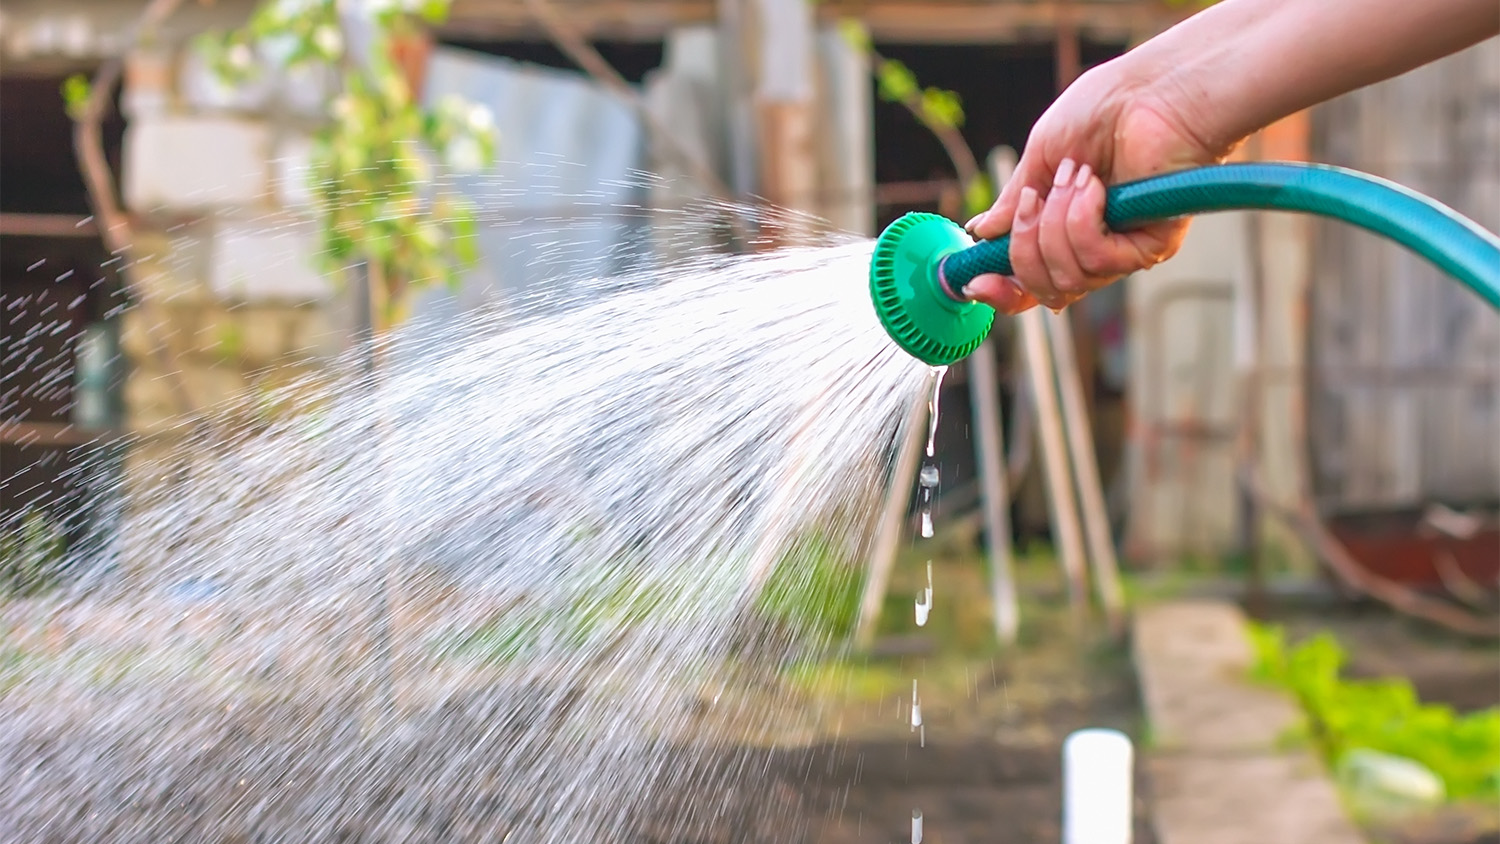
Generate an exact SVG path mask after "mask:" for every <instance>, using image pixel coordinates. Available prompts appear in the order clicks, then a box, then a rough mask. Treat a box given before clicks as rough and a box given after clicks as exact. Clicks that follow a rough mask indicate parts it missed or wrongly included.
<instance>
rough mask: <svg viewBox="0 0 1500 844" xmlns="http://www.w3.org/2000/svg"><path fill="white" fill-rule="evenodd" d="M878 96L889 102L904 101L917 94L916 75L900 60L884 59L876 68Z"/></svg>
mask: <svg viewBox="0 0 1500 844" xmlns="http://www.w3.org/2000/svg"><path fill="white" fill-rule="evenodd" d="M875 73H876V83H877V87H878V88H879V89H880V96H881V97H882V98H884V99H886V100H889V101H891V102H897V103H901V102H906V101H907V100H910V99H911V98H912V97H915V96H916V95H917V77H916V74H914V73H912V72H911V69H910V68H908V67H907V66H906V65H904V64H902V63H901V62H898V61H894V60H889V59H888V60H886V61H883V62H881V63H880V67H879V68H878V69H877V70H876V72H875Z"/></svg>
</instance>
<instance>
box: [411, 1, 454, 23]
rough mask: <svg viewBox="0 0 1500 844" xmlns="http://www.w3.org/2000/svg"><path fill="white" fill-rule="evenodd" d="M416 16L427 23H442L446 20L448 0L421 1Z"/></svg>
mask: <svg viewBox="0 0 1500 844" xmlns="http://www.w3.org/2000/svg"><path fill="white" fill-rule="evenodd" d="M417 14H418V16H419V17H421V18H422V20H423V21H426V22H427V23H430V24H439V23H444V22H445V21H447V20H448V0H423V3H422V5H421V6H419V7H418V8H417Z"/></svg>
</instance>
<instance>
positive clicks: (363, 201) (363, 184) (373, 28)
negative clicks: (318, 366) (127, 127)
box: [198, 0, 496, 330]
mask: <svg viewBox="0 0 1500 844" xmlns="http://www.w3.org/2000/svg"><path fill="white" fill-rule="evenodd" d="M448 6H449V0H401V1H400V2H396V0H371V2H364V3H359V4H356V3H353V2H349V0H267V2H264V3H262V4H261V5H260V6H258V7H257V8H256V10H255V11H254V13H253V14H252V15H251V17H250V20H249V21H248V22H247V23H246V24H245V25H244V26H243V27H241V28H239V29H236V30H231V31H228V32H216V33H209V34H207V35H205V36H203V37H202V38H201V39H200V40H199V42H198V47H199V49H200V50H202V51H203V54H204V55H205V56H206V57H207V58H208V59H209V61H210V62H211V63H212V66H213V67H214V68H215V69H216V70H217V72H218V73H219V75H220V77H221V78H222V79H223V80H224V81H226V82H228V83H231V84H234V83H243V82H245V81H248V80H250V79H253V78H255V77H256V76H257V75H259V74H261V73H264V72H266V71H268V70H271V71H277V72H282V73H286V72H290V71H294V70H297V69H302V68H313V69H319V68H321V69H326V70H333V71H336V74H337V78H338V80H339V85H338V86H337V87H338V92H337V93H336V94H334V95H333V96H332V97H331V99H330V102H329V104H328V105H329V108H328V113H329V117H330V119H329V120H328V121H327V122H326V123H324V124H323V125H322V126H321V127H320V128H319V129H318V130H317V132H316V133H315V135H314V137H313V152H312V159H311V162H310V165H311V166H310V174H309V177H310V179H311V181H312V185H311V187H312V189H313V194H314V205H315V211H316V214H317V218H318V220H319V222H320V224H321V236H322V247H323V248H322V249H321V250H320V253H319V259H320V262H321V265H322V268H323V270H324V271H325V272H327V273H328V274H330V275H332V276H334V277H338V276H339V275H341V274H342V273H343V272H344V271H345V270H346V268H348V267H349V266H351V265H354V264H358V263H365V264H366V265H367V266H368V268H369V277H370V283H371V287H372V294H373V295H372V301H373V302H374V307H375V311H376V312H375V313H373V314H372V320H373V323H374V325H375V326H376V328H377V330H382V329H385V328H389V327H390V326H392V325H394V324H396V323H398V322H400V321H401V320H403V319H404V318H405V316H406V308H407V302H408V295H407V294H408V293H409V292H411V291H412V290H416V289H421V288H424V287H427V286H430V285H434V284H445V285H447V286H449V287H454V286H456V285H457V284H458V282H459V279H460V277H461V273H462V272H463V271H464V270H466V269H468V268H470V267H472V266H473V265H474V264H475V263H476V262H477V261H478V257H479V256H478V248H477V243H476V236H477V218H476V209H475V208H474V205H473V203H472V202H470V201H469V200H468V199H466V198H464V197H462V196H461V195H459V194H458V193H457V192H455V191H451V190H450V191H443V190H440V189H435V188H434V185H435V184H440V183H441V180H437V179H435V178H434V176H435V175H437V171H439V170H443V171H448V172H454V173H473V172H478V171H480V170H483V169H484V168H485V167H487V166H488V165H489V164H490V162H491V161H492V160H493V157H494V150H495V143H496V132H495V126H494V119H493V117H492V116H491V114H490V112H489V110H488V109H486V108H485V107H483V106H480V105H474V104H471V103H468V102H466V101H464V100H463V99H462V98H458V97H446V98H444V99H443V100H442V101H441V102H440V103H438V105H437V106H436V107H435V108H433V109H430V110H429V109H426V108H424V107H423V106H422V105H421V104H420V103H419V102H418V100H417V96H416V92H414V91H413V90H412V87H411V83H410V82H409V80H408V79H407V78H406V76H405V75H404V74H403V73H402V70H401V68H400V66H399V65H398V64H397V62H396V59H395V52H396V51H395V47H396V45H397V44H398V43H399V42H401V41H402V40H403V39H410V38H414V37H417V36H419V35H420V33H421V31H422V28H423V27H424V26H429V25H433V24H438V23H441V22H442V21H443V20H445V19H446V17H447V14H448ZM356 34H358V35H359V36H362V37H360V38H359V39H358V40H357V41H356V38H355V37H354V36H355V35H356ZM351 43H363V44H365V45H366V46H365V48H364V49H360V50H358V51H356V50H355V49H354V48H352V47H351V46H350V45H351Z"/></svg>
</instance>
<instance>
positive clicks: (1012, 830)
mask: <svg viewBox="0 0 1500 844" xmlns="http://www.w3.org/2000/svg"><path fill="white" fill-rule="evenodd" d="M925 547H927V546H924V548H925ZM931 547H932V552H931V553H933V562H934V565H933V592H934V600H933V610H932V614H931V618H930V620H929V622H928V624H927V625H926V626H925V627H922V628H917V627H916V625H915V621H914V619H913V615H914V613H913V606H912V605H913V602H914V598H915V596H916V594H917V593H918V591H919V589H920V587H922V586H925V584H926V570H925V566H924V565H923V562H924V561H925V554H921V555H916V554H910V555H908V556H907V557H906V558H904V559H902V560H901V561H900V563H899V564H898V567H897V569H896V572H895V575H894V577H893V582H892V585H891V595H892V599H891V600H890V601H889V602H888V605H887V609H886V616H885V617H884V618H883V623H882V628H883V630H884V633H885V636H884V637H883V638H882V640H881V642H880V644H879V645H878V646H877V652H884V653H886V654H888V655H886V656H883V657H882V656H878V655H877V656H874V657H871V658H868V659H864V658H861V659H849V660H844V661H841V662H837V663H834V664H832V665H825V666H823V667H821V669H819V670H818V671H817V672H816V673H811V674H810V675H809V677H808V678H807V679H806V681H805V682H804V683H803V684H802V685H801V689H802V690H803V693H804V694H807V695H809V696H810V698H815V699H816V700H817V701H818V703H816V704H811V705H812V706H813V707H815V708H817V709H818V714H819V717H818V726H817V730H818V731H819V732H820V733H821V734H823V735H825V736H833V737H836V738H835V740H834V741H832V742H829V743H826V744H822V745H820V746H819V749H818V750H817V751H816V752H815V753H814V755H813V756H812V757H811V759H810V761H809V762H808V764H807V767H806V774H805V776H804V780H803V782H802V783H801V784H797V783H792V785H793V786H794V787H795V788H796V789H797V790H798V791H799V792H800V794H801V795H802V796H803V799H804V803H805V805H804V812H803V814H804V817H805V818H806V822H807V828H806V829H805V831H804V836H805V837H803V838H801V839H799V840H802V841H807V842H827V844H888V842H908V841H910V840H911V824H912V811H913V810H919V811H921V812H922V815H923V831H924V837H923V841H924V842H926V844H970V843H971V842H972V844H980V842H985V844H992V843H994V844H1007V843H1008V842H1015V843H1016V844H1022V842H1025V844H1036V842H1057V841H1059V840H1061V828H1060V821H1061V817H1062V793H1063V783H1062V742H1063V740H1064V739H1065V738H1066V737H1067V736H1068V734H1069V733H1071V732H1072V731H1074V730H1078V729H1082V728H1087V727H1110V728H1115V729H1120V730H1122V731H1125V732H1126V733H1127V734H1128V735H1131V736H1132V737H1133V738H1135V739H1136V740H1137V741H1139V739H1140V732H1141V730H1140V723H1141V722H1140V706H1139V697H1138V694H1137V691H1136V688H1135V684H1134V680H1133V677H1132V674H1131V671H1130V666H1129V662H1128V655H1127V652H1126V650H1125V647H1124V644H1123V643H1118V642H1110V641H1107V639H1106V638H1105V637H1104V635H1103V634H1102V624H1101V623H1100V622H1098V621H1097V620H1094V621H1092V622H1090V623H1087V624H1085V625H1084V626H1083V627H1082V628H1077V627H1075V626H1074V625H1072V624H1071V622H1070V621H1069V614H1068V612H1067V606H1066V600H1065V597H1064V595H1063V593H1062V591H1061V583H1060V581H1059V580H1058V578H1057V576H1056V572H1055V570H1054V567H1053V565H1052V564H1051V563H1050V561H1048V560H1046V559H1044V558H1040V557H1035V558H1032V559H1031V561H1030V562H1029V563H1028V564H1027V565H1026V567H1025V571H1024V576H1023V588H1024V592H1025V594H1024V596H1023V600H1022V612H1023V618H1022V637H1021V638H1022V641H1021V642H1020V645H1019V646H1018V647H1017V648H1014V649H1012V650H1009V651H1004V650H1000V649H998V648H996V647H995V646H994V645H993V636H992V634H991V632H990V625H991V623H992V622H991V616H990V608H989V606H988V604H987V602H986V600H985V596H986V595H987V594H988V589H987V586H986V581H985V577H986V575H985V571H984V569H983V568H982V564H981V562H980V560H979V558H978V557H977V556H976V554H975V552H974V549H973V547H972V544H971V543H970V542H969V541H968V540H967V538H966V537H964V536H962V535H961V534H960V535H958V536H954V537H949V538H946V539H943V538H940V539H939V541H937V542H935V543H933V544H932V546H931ZM913 550H915V549H913ZM913 679H915V680H916V681H917V687H918V694H919V697H920V701H921V712H922V722H923V727H922V729H921V730H914V729H913V728H912V726H911V696H912V680H913ZM1136 792H1137V799H1136V832H1135V835H1136V838H1135V840H1136V842H1138V844H1154V842H1155V838H1154V835H1153V834H1152V831H1151V829H1150V826H1149V823H1148V821H1147V807H1148V802H1147V798H1148V796H1149V788H1148V784H1147V783H1145V782H1144V781H1139V780H1138V782H1137V784H1136Z"/></svg>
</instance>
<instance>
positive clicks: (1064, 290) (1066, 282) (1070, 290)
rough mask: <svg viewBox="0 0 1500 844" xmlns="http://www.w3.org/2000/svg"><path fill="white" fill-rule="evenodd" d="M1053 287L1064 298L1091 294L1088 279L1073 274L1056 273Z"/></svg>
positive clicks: (1053, 278)
mask: <svg viewBox="0 0 1500 844" xmlns="http://www.w3.org/2000/svg"><path fill="white" fill-rule="evenodd" d="M1052 286H1053V287H1054V288H1056V289H1057V292H1059V293H1061V294H1063V295H1064V296H1082V295H1083V294H1085V293H1087V292H1089V282H1088V279H1087V278H1084V277H1083V276H1081V275H1074V274H1072V273H1055V274H1054V275H1053V276H1052Z"/></svg>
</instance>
